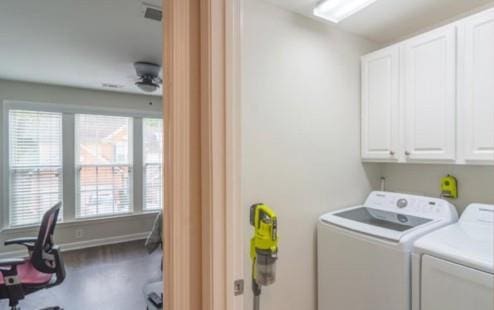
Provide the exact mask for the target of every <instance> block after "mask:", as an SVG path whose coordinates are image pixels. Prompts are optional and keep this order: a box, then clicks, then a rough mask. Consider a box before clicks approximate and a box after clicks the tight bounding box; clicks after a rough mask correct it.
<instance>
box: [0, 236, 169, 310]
mask: <svg viewBox="0 0 494 310" xmlns="http://www.w3.org/2000/svg"><path fill="white" fill-rule="evenodd" d="M63 257H64V260H65V266H66V270H67V277H66V279H65V281H64V282H63V283H62V284H61V285H60V286H58V287H54V288H51V289H45V290H42V291H39V292H36V293H34V294H32V295H29V296H26V298H25V299H24V300H23V301H21V303H20V306H21V309H22V310H39V309H41V308H44V307H48V306H61V307H63V308H64V309H65V310H141V309H142V310H144V309H146V306H145V299H144V295H143V293H142V289H143V287H144V285H145V284H146V283H150V282H155V281H159V280H161V271H160V261H161V252H159V251H155V252H154V253H153V254H151V255H148V254H147V252H146V250H145V248H144V241H136V242H129V243H123V244H117V245H110V246H103V247H96V248H90V249H84V250H77V251H71V252H65V253H64V255H63ZM0 309H2V310H3V309H8V303H7V302H6V301H5V300H2V301H0Z"/></svg>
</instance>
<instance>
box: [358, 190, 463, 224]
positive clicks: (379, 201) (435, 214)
mask: <svg viewBox="0 0 494 310" xmlns="http://www.w3.org/2000/svg"><path fill="white" fill-rule="evenodd" d="M364 205H365V206H366V207H369V208H375V209H380V210H384V211H392V212H396V213H402V214H406V215H413V216H420V217H425V218H428V219H451V218H452V217H453V218H456V219H457V218H458V213H457V211H456V208H455V207H454V206H453V205H452V204H451V203H449V202H448V201H446V200H444V199H440V198H433V197H425V196H417V195H409V194H401V193H392V192H380V191H375V192H372V193H371V194H370V195H369V197H368V198H367V200H366V201H365V204H364Z"/></svg>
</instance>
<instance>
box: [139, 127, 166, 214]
mask: <svg viewBox="0 0 494 310" xmlns="http://www.w3.org/2000/svg"><path fill="white" fill-rule="evenodd" d="M142 124H143V133H142V135H143V137H142V139H143V151H144V154H143V162H144V170H143V173H144V181H143V182H144V208H143V209H144V210H146V211H149V210H159V209H161V208H162V207H163V172H162V164H161V163H162V161H163V120H161V119H155V118H145V119H143V120H142Z"/></svg>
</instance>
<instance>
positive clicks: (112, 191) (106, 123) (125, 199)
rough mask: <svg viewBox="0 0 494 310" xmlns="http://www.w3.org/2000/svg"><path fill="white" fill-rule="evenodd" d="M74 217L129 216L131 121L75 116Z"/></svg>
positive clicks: (111, 117) (86, 115) (96, 116)
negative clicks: (75, 179) (75, 172)
mask: <svg viewBox="0 0 494 310" xmlns="http://www.w3.org/2000/svg"><path fill="white" fill-rule="evenodd" d="M75 121H76V128H75V132H76V161H77V165H78V167H77V171H78V173H77V181H78V189H77V198H78V201H77V210H76V211H77V212H76V216H77V217H94V216H105V215H106V216H107V215H115V214H121V213H129V212H131V211H132V210H131V209H132V208H131V201H132V199H131V183H132V182H131V180H132V178H131V159H130V154H131V151H130V150H132V140H131V132H132V118H129V117H119V116H103V115H91V114H76V117H75Z"/></svg>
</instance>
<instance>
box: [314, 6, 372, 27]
mask: <svg viewBox="0 0 494 310" xmlns="http://www.w3.org/2000/svg"><path fill="white" fill-rule="evenodd" d="M376 1H377V0H324V1H322V2H320V3H319V4H318V5H317V6H316V7H315V8H314V10H313V14H314V15H315V16H317V17H320V18H323V19H326V20H329V21H331V22H333V23H339V22H340V21H342V20H343V19H345V18H347V17H349V16H351V15H353V14H355V13H357V12H358V11H360V10H363V9H364V8H366V7H368V6H369V5H371V4H373V3H374V2H376Z"/></svg>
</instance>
